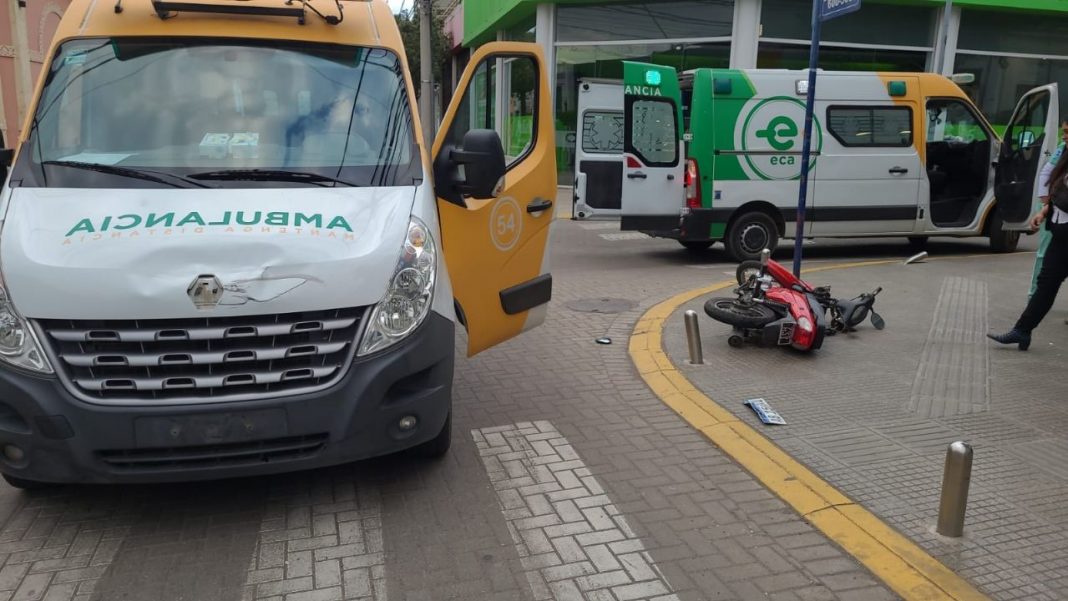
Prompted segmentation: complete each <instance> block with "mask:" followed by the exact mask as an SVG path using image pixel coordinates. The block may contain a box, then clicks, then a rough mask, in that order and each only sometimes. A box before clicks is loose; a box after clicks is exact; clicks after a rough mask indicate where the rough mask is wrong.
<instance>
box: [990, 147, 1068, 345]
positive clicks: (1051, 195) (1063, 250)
mask: <svg viewBox="0 0 1068 601" xmlns="http://www.w3.org/2000/svg"><path fill="white" fill-rule="evenodd" d="M1042 192H1045V191H1044V190H1043V191H1042ZM1041 200H1042V206H1041V208H1040V209H1039V210H1038V212H1037V213H1035V216H1034V217H1032V218H1031V227H1032V228H1033V229H1038V228H1039V227H1042V225H1043V222H1045V227H1046V229H1048V230H1049V233H1050V240H1049V247H1048V248H1047V249H1046V254H1045V256H1044V257H1042V268H1041V269H1040V271H1039V272H1038V283H1037V286H1036V287H1035V292H1034V294H1032V295H1031V299H1030V300H1029V301H1028V303H1027V308H1026V309H1024V312H1023V314H1022V315H1020V319H1018V320H1017V321H1016V325H1015V326H1013V328H1012V329H1011V330H1009V331H1008V332H1006V333H1004V334H998V335H994V334H987V337H989V338H990V339H991V340H994V341H996V342H1000V343H1001V344H1016V345H1019V347H1020V350H1021V351H1026V350H1027V349H1028V348H1029V347H1030V346H1031V332H1032V331H1033V330H1034V329H1035V328H1037V327H1038V324H1039V323H1041V322H1042V319H1043V318H1044V317H1045V316H1046V313H1049V310H1050V308H1051V307H1053V301H1054V299H1056V298H1057V291H1058V290H1060V288H1061V283H1063V282H1064V280H1065V278H1068V212H1066V211H1065V209H1066V208H1068V152H1062V153H1061V157H1060V159H1059V160H1058V161H1057V165H1056V166H1055V167H1054V168H1053V173H1051V174H1050V178H1049V191H1048V193H1046V194H1043V195H1042V196H1041Z"/></svg>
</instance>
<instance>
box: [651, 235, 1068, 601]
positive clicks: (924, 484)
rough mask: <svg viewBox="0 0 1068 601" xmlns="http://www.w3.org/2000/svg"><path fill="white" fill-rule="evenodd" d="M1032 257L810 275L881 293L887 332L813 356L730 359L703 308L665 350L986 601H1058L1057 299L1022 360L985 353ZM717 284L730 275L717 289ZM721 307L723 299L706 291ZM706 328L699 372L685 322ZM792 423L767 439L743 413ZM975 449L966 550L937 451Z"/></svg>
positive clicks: (1020, 294) (1066, 417) (1065, 519)
mask: <svg viewBox="0 0 1068 601" xmlns="http://www.w3.org/2000/svg"><path fill="white" fill-rule="evenodd" d="M1033 260H1034V255H1032V254H1019V255H1010V256H996V255H988V256H981V257H975V258H968V257H955V258H953V259H952V260H942V261H939V260H937V258H936V259H935V260H932V261H930V262H928V263H925V264H917V265H910V266H904V265H901V264H899V263H895V264H891V265H882V266H869V267H854V268H849V269H840V270H831V271H823V272H819V273H814V274H812V275H811V277H809V280H810V281H811V282H812V283H813V284H830V285H832V286H833V289H834V291H835V293H836V294H837V295H839V296H846V297H851V296H853V295H855V294H858V293H860V292H862V291H866V290H870V289H872V288H874V287H876V286H882V287H883V288H884V290H885V291H884V292H883V293H882V294H881V295H880V296H879V298H878V302H877V303H876V308H877V309H878V311H879V312H880V313H881V314H882V315H883V316H884V318H885V319H886V322H887V329H886V330H885V331H882V332H878V331H875V330H874V329H873V328H872V327H871V326H870V325H868V324H865V326H863V327H862V328H861V329H860V331H858V332H856V333H854V334H849V335H840V336H836V337H832V338H829V339H828V340H827V342H826V344H825V346H824V348H823V349H822V350H820V351H818V352H816V353H813V354H808V355H805V354H800V353H796V352H792V351H788V350H782V349H766V348H756V347H745V348H742V349H732V348H729V347H728V346H727V340H726V339H727V334H728V333H729V327H727V326H725V325H723V324H719V323H717V322H715V321H712V320H711V319H709V318H707V317H705V316H704V312H703V311H702V309H701V307H702V305H703V303H704V301H705V300H706V299H707V298H708V296H704V297H701V298H700V299H698V300H695V301H693V302H690V303H688V304H686V305H684V306H682V307H680V308H679V309H678V311H676V313H675V314H674V315H672V316H671V317H670V318H669V320H668V322H667V324H666V327H665V330H664V341H663V344H664V349H665V351H666V352H667V353H668V355H669V356H670V358H671V359H672V361H673V362H674V363H675V365H676V366H677V367H678V369H679V370H680V371H681V372H682V373H683V374H684V375H685V376H686V377H687V378H688V379H689V380H690V381H691V382H692V383H693V384H694V385H695V386H696V387H697V388H699V389H700V390H701V391H703V392H704V393H705V394H707V395H708V396H709V397H711V398H712V399H714V400H715V401H716V402H718V403H719V404H720V405H722V406H723V407H725V408H727V409H728V410H729V411H731V412H732V413H733V414H734V415H735V416H737V417H738V418H739V419H741V420H743V421H745V422H746V423H748V424H750V425H752V426H753V427H754V428H756V429H758V430H760V431H761V432H762V433H764V434H765V435H766V436H768V437H769V438H770V439H771V440H772V441H774V442H775V443H776V444H777V445H779V446H780V447H781V448H782V449H784V450H785V451H786V452H788V453H789V454H791V455H792V456H793V457H795V458H797V459H798V460H799V461H801V462H802V463H804V464H805V465H807V466H808V467H809V468H810V469H812V470H813V471H815V472H816V473H818V475H819V476H821V477H822V478H823V479H824V480H826V481H827V482H829V483H830V484H832V485H834V486H835V487H837V488H838V489H839V490H840V491H842V492H844V493H845V494H846V495H847V496H849V497H850V498H851V499H852V500H854V501H856V502H857V503H859V504H861V505H863V506H864V507H866V508H867V509H869V510H871V511H872V512H874V513H875V514H876V516H878V517H879V518H881V519H882V520H884V521H885V522H886V523H887V524H889V525H891V526H893V527H895V528H896V529H898V530H899V531H900V532H901V533H903V534H905V535H906V536H908V537H910V538H911V539H912V540H914V541H915V542H917V543H918V544H919V545H920V546H921V547H923V548H924V549H926V550H927V551H928V552H930V553H931V554H932V555H933V556H935V557H936V558H937V559H939V560H940V561H942V562H943V563H944V564H945V565H946V566H948V567H949V568H951V569H952V570H954V571H956V572H957V573H959V574H960V575H961V576H963V577H964V578H966V579H968V580H969V581H970V582H972V583H973V584H974V585H975V586H977V587H978V588H979V589H980V590H982V591H983V592H984V593H986V594H988V595H990V596H991V597H992V598H995V599H1006V600H1007V599H1029V600H1038V599H1049V600H1055V599H1064V598H1065V595H1066V594H1068V593H1066V591H1068V544H1065V541H1066V540H1068V503H1066V502H1065V499H1068V462H1066V461H1065V459H1066V458H1068V380H1066V379H1065V375H1064V370H1065V367H1066V364H1068V363H1066V359H1068V326H1066V325H1065V323H1064V318H1065V316H1066V313H1068V302H1066V301H1068V293H1065V294H1062V298H1061V300H1059V301H1058V303H1057V304H1056V305H1055V307H1054V310H1053V312H1052V313H1051V314H1050V316H1049V317H1048V318H1047V320H1046V322H1045V323H1044V324H1043V325H1042V326H1041V327H1040V328H1039V329H1038V330H1037V331H1036V332H1035V336H1034V343H1033V346H1032V348H1031V351H1030V352H1027V353H1021V352H1018V351H1017V350H1016V349H1015V347H1013V348H1003V347H997V346H996V345H993V344H992V343H990V342H989V341H987V340H986V339H985V336H984V335H985V334H986V332H987V331H1003V330H1007V329H1008V328H1009V327H1010V326H1011V324H1012V323H1013V321H1014V320H1015V319H1016V317H1017V316H1018V315H1019V312H1020V311H1021V310H1022V309H1023V306H1024V304H1025V302H1026V293H1027V285H1028V282H1029V277H1030V273H1031V266H1032V264H1033V263H1032V262H1033ZM724 277H727V276H724ZM715 295H716V296H728V295H730V290H729V289H727V290H724V291H722V292H719V293H716V294H715ZM685 309H694V310H696V311H698V313H699V314H700V315H701V327H702V333H703V341H704V351H705V362H706V364H705V365H703V366H690V365H688V364H687V363H686V356H687V351H686V340H685V334H684V329H683V321H682V315H681V311H683V310H685ZM754 397H763V398H765V399H767V400H768V401H769V402H770V403H771V405H772V406H773V407H774V408H775V409H776V410H777V411H778V412H779V413H781V414H782V415H783V416H784V418H785V419H786V420H787V422H788V424H787V425H785V426H774V427H769V426H764V425H762V424H761V423H760V422H759V420H758V419H757V418H756V417H755V415H754V414H753V413H752V412H751V411H750V410H749V409H748V408H747V407H745V406H743V405H742V402H743V401H745V400H746V399H750V398H754ZM955 440H964V441H967V442H969V443H971V444H972V445H973V447H974V449H975V463H974V468H973V473H972V487H971V496H970V501H969V505H968V512H967V520H966V526H965V536H964V537H963V538H961V539H947V538H943V537H940V536H938V535H937V534H935V533H934V524H935V522H936V519H937V512H938V495H939V487H940V483H941V478H942V468H943V462H944V458H945V449H946V446H947V445H948V444H949V443H950V442H952V441H955Z"/></svg>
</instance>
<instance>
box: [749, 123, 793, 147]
mask: <svg viewBox="0 0 1068 601" xmlns="http://www.w3.org/2000/svg"><path fill="white" fill-rule="evenodd" d="M756 135H757V137H758V138H767V140H768V144H769V145H771V147H772V148H774V149H775V150H778V151H779V152H786V151H787V150H790V149H791V148H793V147H794V141H793V140H792V139H791V138H795V137H797V124H796V123H794V122H793V120H792V119H790V118H789V117H785V116H783V115H779V116H778V117H775V118H774V119H772V120H771V121H770V122H768V128H767V129H764V130H761V131H758V132H757V133H756ZM783 138H785V139H783Z"/></svg>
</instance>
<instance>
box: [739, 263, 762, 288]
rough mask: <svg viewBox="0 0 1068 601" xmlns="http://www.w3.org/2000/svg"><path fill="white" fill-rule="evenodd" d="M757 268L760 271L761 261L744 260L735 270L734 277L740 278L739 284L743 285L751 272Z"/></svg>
mask: <svg viewBox="0 0 1068 601" xmlns="http://www.w3.org/2000/svg"><path fill="white" fill-rule="evenodd" d="M754 269H755V270H756V271H757V272H758V273H759V272H760V261H742V262H741V263H739V264H738V269H736V270H735V271H734V278H735V279H736V280H738V285H739V286H743V285H745V283H746V282H748V281H749V274H750V273H751V272H752V271H753V270H754Z"/></svg>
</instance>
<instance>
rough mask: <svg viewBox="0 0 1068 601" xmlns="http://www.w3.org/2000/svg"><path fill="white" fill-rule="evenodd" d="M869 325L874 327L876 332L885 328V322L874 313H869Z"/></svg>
mask: <svg viewBox="0 0 1068 601" xmlns="http://www.w3.org/2000/svg"><path fill="white" fill-rule="evenodd" d="M871 325H873V326H875V329H876V330H882V329H883V328H885V327H886V321H885V320H884V319H883V316H882V315H879V314H878V313H876V312H875V311H872V312H871Z"/></svg>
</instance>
